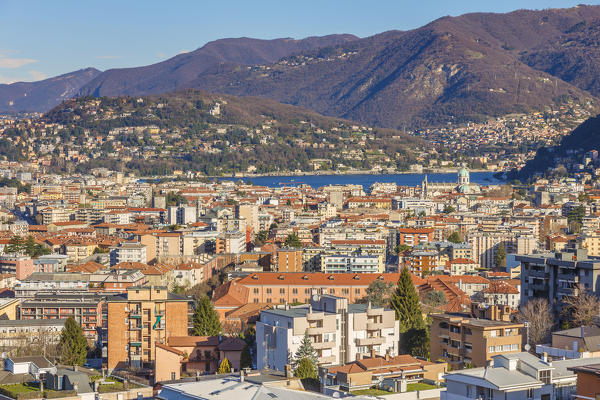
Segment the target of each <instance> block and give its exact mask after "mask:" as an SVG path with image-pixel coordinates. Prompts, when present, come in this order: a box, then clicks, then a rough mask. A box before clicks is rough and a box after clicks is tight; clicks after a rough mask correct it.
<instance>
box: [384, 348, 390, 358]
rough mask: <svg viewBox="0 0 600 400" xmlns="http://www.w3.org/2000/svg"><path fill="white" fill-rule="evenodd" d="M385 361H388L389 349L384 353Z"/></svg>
mask: <svg viewBox="0 0 600 400" xmlns="http://www.w3.org/2000/svg"><path fill="white" fill-rule="evenodd" d="M385 361H390V349H388V350H387V351H386V352H385Z"/></svg>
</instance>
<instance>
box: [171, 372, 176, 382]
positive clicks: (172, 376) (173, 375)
mask: <svg viewBox="0 0 600 400" xmlns="http://www.w3.org/2000/svg"><path fill="white" fill-rule="evenodd" d="M171 380H172V381H174V380H175V372H171Z"/></svg>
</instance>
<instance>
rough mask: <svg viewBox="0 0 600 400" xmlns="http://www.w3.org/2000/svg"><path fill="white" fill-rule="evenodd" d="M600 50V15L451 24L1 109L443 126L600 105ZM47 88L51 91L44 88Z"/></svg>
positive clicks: (201, 53) (278, 46)
mask: <svg viewBox="0 0 600 400" xmlns="http://www.w3.org/2000/svg"><path fill="white" fill-rule="evenodd" d="M599 45H600V6H584V5H582V6H577V7H573V8H569V9H547V10H541V11H530V10H518V11H514V12H511V13H507V14H491V13H473V14H465V15H462V16H459V17H443V18H440V19H438V20H435V21H433V22H431V23H429V24H427V25H425V26H423V27H420V28H417V29H413V30H409V31H388V32H384V33H381V34H377V35H374V36H370V37H366V38H357V37H355V36H352V35H331V36H324V37H313V38H307V39H303V40H293V39H276V40H258V39H249V38H240V39H224V40H218V41H215V42H211V43H208V44H206V45H205V46H203V47H202V48H200V49H198V50H195V51H193V52H190V53H185V54H180V55H178V56H175V57H173V58H171V59H168V60H166V61H163V62H160V63H157V64H153V65H149V66H144V67H138V68H126V69H112V70H108V71H105V72H102V73H97V71H95V70H86V71H88V75H87V76H88V78H89V79H87V81H86V80H85V79H83V78H82V77H79V79H77V80H76V79H74V78H73V79H62V81H55V82H53V85H54V87H55V89H54V91H52V92H51V91H49V88H48V82H47V81H50V80H46V81H42V82H37V83H32V84H23V83H17V84H13V85H0V112H7V111H18V110H30V111H46V110H48V109H49V108H51V106H52V105H56V104H58V103H59V102H60V101H61V100H64V97H61V96H63V93H67V95H72V94H76V95H77V96H89V95H93V96H118V95H148V94H156V93H165V92H170V91H174V90H179V89H184V88H196V89H202V90H206V91H209V92H213V93H223V94H232V95H236V96H258V97H265V98H270V99H274V100H276V101H279V102H282V103H287V104H292V105H297V106H301V107H305V108H309V109H313V110H315V111H317V112H319V113H321V114H324V115H329V116H335V117H341V118H346V119H350V120H355V121H359V122H362V123H365V124H369V125H373V126H380V127H389V128H395V129H397V128H402V127H404V126H408V127H423V126H432V125H437V124H442V123H446V122H448V121H455V122H460V121H468V120H481V119H485V118H488V117H490V116H498V115H504V114H508V113H512V112H523V111H531V110H539V109H543V108H545V107H549V106H554V105H556V104H560V103H561V102H564V101H567V100H575V101H580V102H588V101H591V102H593V103H598V104H600V102H599V99H598V98H597V97H598V96H600V79H599V78H598V76H599V75H598V72H599V71H600V52H599V51H598V47H599ZM92 71H93V72H92ZM67 75H73V76H78V75H81V74H80V71H78V73H73V74H67ZM63 77H64V76H63ZM58 78H61V77H58ZM58 78H53V79H58ZM44 82H46V83H45V85H46V89H45V90H38V89H37V86H38V85H42V84H43V83H44ZM18 85H21V86H18ZM22 85H30V86H28V87H23V86H22ZM67 87H68V90H67V89H66V88H67ZM74 88H76V89H74ZM47 93H49V95H48V94H47ZM24 94H26V96H25V95H24ZM39 96H46V99H39V98H38V97H39ZM10 102H12V105H9V104H10ZM53 102H54V103H53Z"/></svg>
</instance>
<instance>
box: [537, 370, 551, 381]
mask: <svg viewBox="0 0 600 400" xmlns="http://www.w3.org/2000/svg"><path fill="white" fill-rule="evenodd" d="M551 378H552V371H550V370H549V369H545V370H543V371H540V372H539V373H538V379H539V380H540V381H542V382H544V383H545V384H549V383H550V379H551Z"/></svg>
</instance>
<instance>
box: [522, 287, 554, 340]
mask: <svg viewBox="0 0 600 400" xmlns="http://www.w3.org/2000/svg"><path fill="white" fill-rule="evenodd" d="M517 320H518V321H519V322H527V323H529V344H533V345H534V348H535V345H536V344H543V343H548V341H549V340H550V333H551V331H552V327H553V326H554V315H553V314H552V311H551V309H550V303H548V300H546V299H539V298H536V299H531V300H529V301H528V302H527V303H525V304H524V305H523V306H521V309H520V310H519V314H517Z"/></svg>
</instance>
